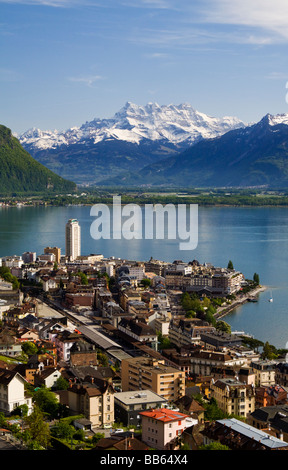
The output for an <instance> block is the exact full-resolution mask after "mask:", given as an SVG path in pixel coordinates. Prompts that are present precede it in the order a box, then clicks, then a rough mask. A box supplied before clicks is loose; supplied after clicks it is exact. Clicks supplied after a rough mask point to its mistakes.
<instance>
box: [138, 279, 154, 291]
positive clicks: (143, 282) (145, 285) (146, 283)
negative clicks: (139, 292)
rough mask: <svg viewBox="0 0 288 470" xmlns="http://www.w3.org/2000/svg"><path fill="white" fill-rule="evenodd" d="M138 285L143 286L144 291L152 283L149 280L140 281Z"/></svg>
mask: <svg viewBox="0 0 288 470" xmlns="http://www.w3.org/2000/svg"><path fill="white" fill-rule="evenodd" d="M140 284H141V285H142V286H144V287H145V289H146V288H148V287H150V286H151V284H152V282H151V279H142V281H141V283H140Z"/></svg>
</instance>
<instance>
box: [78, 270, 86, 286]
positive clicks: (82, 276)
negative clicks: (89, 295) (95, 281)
mask: <svg viewBox="0 0 288 470" xmlns="http://www.w3.org/2000/svg"><path fill="white" fill-rule="evenodd" d="M77 276H79V277H80V279H81V284H83V285H85V286H87V285H88V278H87V276H86V274H85V273H83V272H82V271H78V273H77Z"/></svg>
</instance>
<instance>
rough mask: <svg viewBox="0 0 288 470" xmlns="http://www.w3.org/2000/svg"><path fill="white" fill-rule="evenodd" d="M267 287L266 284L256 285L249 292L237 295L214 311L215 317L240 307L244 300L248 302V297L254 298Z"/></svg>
mask: <svg viewBox="0 0 288 470" xmlns="http://www.w3.org/2000/svg"><path fill="white" fill-rule="evenodd" d="M267 289H268V287H267V286H258V287H256V288H255V289H252V290H251V291H250V292H248V293H247V294H243V295H241V296H238V297H237V298H236V299H235V300H234V301H233V302H231V304H230V305H227V306H224V307H220V309H218V311H217V312H216V313H215V315H214V316H215V318H216V319H217V320H219V319H221V318H223V317H225V316H226V315H228V314H229V313H231V312H233V310H236V309H237V308H238V307H241V306H242V305H244V304H245V303H246V302H249V301H250V300H249V299H255V300H256V301H257V299H256V296H258V295H259V294H260V293H261V292H264V291H266V290H267Z"/></svg>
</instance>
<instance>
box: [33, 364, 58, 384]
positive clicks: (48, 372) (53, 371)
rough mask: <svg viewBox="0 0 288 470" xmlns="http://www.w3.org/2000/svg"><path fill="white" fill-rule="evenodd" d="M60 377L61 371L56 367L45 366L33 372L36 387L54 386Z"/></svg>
mask: <svg viewBox="0 0 288 470" xmlns="http://www.w3.org/2000/svg"><path fill="white" fill-rule="evenodd" d="M60 377H61V372H60V371H59V370H58V369H57V368H56V367H45V369H43V370H41V371H38V372H37V373H36V374H35V376H34V383H35V385H36V386H37V387H45V388H55V387H56V383H57V380H58V379H59V378H60Z"/></svg>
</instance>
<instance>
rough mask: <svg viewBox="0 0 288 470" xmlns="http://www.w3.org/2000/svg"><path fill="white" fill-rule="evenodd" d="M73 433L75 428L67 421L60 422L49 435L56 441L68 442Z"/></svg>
mask: <svg viewBox="0 0 288 470" xmlns="http://www.w3.org/2000/svg"><path fill="white" fill-rule="evenodd" d="M74 433H75V428H74V427H73V426H71V424H69V423H67V421H60V422H59V423H57V424H56V425H55V426H53V427H52V428H51V435H52V436H53V437H57V438H58V439H65V440H69V439H71V438H72V437H73V435H74Z"/></svg>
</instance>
